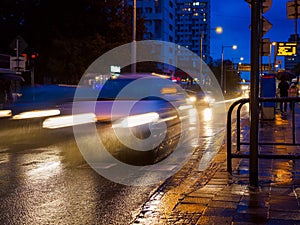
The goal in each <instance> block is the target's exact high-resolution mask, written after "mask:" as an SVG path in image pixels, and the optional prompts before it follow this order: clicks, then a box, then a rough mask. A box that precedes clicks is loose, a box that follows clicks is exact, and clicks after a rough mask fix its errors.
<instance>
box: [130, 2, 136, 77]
mask: <svg viewBox="0 0 300 225" xmlns="http://www.w3.org/2000/svg"><path fill="white" fill-rule="evenodd" d="M132 42H133V45H132V59H131V60H132V65H131V72H132V73H136V0H133V21H132Z"/></svg>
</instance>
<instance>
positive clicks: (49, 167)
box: [27, 161, 62, 179]
mask: <svg viewBox="0 0 300 225" xmlns="http://www.w3.org/2000/svg"><path fill="white" fill-rule="evenodd" d="M61 169H62V168H61V162H60V161H58V162H46V163H40V164H38V167H37V168H35V169H32V170H29V171H28V172H27V175H28V176H29V177H30V178H31V179H34V178H43V179H48V178H50V177H51V176H53V175H55V174H58V173H60V172H61Z"/></svg>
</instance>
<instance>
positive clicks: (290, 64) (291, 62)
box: [284, 34, 300, 71]
mask: <svg viewBox="0 0 300 225" xmlns="http://www.w3.org/2000/svg"><path fill="white" fill-rule="evenodd" d="M288 42H298V47H297V53H298V54H296V55H293V56H285V57H284V67H285V69H286V70H290V71H292V70H293V69H294V68H295V66H296V65H297V64H298V63H300V45H299V43H300V37H299V35H298V34H297V36H296V35H295V34H292V35H290V38H289V39H288Z"/></svg>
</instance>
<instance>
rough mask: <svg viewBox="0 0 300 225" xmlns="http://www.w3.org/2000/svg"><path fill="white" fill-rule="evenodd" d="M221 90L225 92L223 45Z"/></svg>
mask: <svg viewBox="0 0 300 225" xmlns="http://www.w3.org/2000/svg"><path fill="white" fill-rule="evenodd" d="M221 88H222V91H223V92H224V46H223V45H222V54H221Z"/></svg>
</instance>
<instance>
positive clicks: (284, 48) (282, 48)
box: [277, 42, 297, 56]
mask: <svg viewBox="0 0 300 225" xmlns="http://www.w3.org/2000/svg"><path fill="white" fill-rule="evenodd" d="M296 54H297V43H295V42H278V43H277V55H278V56H293V55H296Z"/></svg>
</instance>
